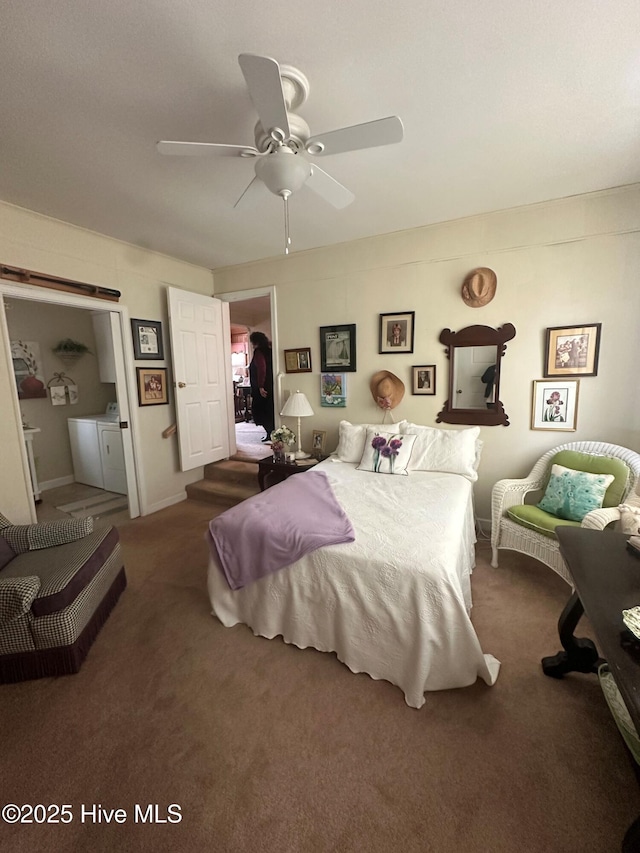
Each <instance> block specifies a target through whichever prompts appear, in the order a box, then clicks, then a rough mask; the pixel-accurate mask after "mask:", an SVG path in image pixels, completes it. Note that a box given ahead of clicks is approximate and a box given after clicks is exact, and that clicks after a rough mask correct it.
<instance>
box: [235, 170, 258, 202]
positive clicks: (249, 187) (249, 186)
mask: <svg viewBox="0 0 640 853" xmlns="http://www.w3.org/2000/svg"><path fill="white" fill-rule="evenodd" d="M259 181H260V178H259V177H258V176H257V175H256V176H255V178H254V179H253V180H252V181H251V183H249V185H248V186H247V188H246V189H245V190H244V192H243V193H242V195H241V196H240V198H239V199H238V201H237V202H236V203H235V204H234V205H233V206H234V207H237V206H238V205H239V204H240V202H241V201H242V199H243V198H244V197H245V196H246V194H247V193H248V192H249V190H250V189H251V187H252V186H253V185H254V184H257V183H259Z"/></svg>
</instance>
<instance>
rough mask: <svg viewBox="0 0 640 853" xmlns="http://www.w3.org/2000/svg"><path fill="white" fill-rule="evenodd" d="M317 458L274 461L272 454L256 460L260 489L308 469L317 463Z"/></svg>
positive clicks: (262, 489)
mask: <svg viewBox="0 0 640 853" xmlns="http://www.w3.org/2000/svg"><path fill="white" fill-rule="evenodd" d="M318 461H319V460H318V459H313V457H312V458H310V459H298V461H297V462H276V461H275V460H274V458H273V456H267V457H266V458H265V459H261V460H260V461H259V462H258V484H259V486H260V491H262V492H264V490H265V489H268V488H269V486H275V485H276V483H282V482H283V480H286V479H287V477H291V476H293V474H299V473H300V472H301V471H308V470H309V468H313V466H314V465H317V464H318Z"/></svg>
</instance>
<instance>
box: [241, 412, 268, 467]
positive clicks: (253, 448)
mask: <svg viewBox="0 0 640 853" xmlns="http://www.w3.org/2000/svg"><path fill="white" fill-rule="evenodd" d="M265 435H266V432H265V430H264V427H261V426H256V424H254V423H253V421H252V422H250V423H246V422H245V421H241V422H240V423H237V424H236V447H237V451H236V454H235V457H234V458H236V459H243V460H245V461H249V462H257V461H258V460H260V459H264V457H265V456H268V455H269V454H270V453H271V443H270V442H266V441H264V442H263V441H262V439H263V438H264V437H265Z"/></svg>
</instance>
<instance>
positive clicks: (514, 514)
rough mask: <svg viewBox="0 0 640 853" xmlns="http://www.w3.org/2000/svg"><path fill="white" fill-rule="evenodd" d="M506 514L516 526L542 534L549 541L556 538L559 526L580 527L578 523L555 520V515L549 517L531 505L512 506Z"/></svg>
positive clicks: (549, 514)
mask: <svg viewBox="0 0 640 853" xmlns="http://www.w3.org/2000/svg"><path fill="white" fill-rule="evenodd" d="M507 514H508V515H509V518H511V519H512V520H513V521H516V522H517V523H518V524H522V525H523V527H528V528H529V529H530V530H535V531H536V533H542V535H543V536H548V537H549V538H550V539H555V538H556V534H555V530H556V527H558V525H559V524H567V525H569V526H570V527H580V522H579V521H567V520H566V519H564V518H557V517H556V516H555V515H551V513H550V512H545V511H544V510H543V509H540V507H537V506H534V505H533V504H521V505H520V506H512V507H510V508H509V509H508V510H507Z"/></svg>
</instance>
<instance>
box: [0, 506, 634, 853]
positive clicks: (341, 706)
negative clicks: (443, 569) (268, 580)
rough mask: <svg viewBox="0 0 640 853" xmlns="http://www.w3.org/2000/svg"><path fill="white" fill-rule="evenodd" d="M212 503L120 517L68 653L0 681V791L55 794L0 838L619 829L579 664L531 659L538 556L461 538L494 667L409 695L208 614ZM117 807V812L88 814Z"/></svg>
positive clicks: (411, 846)
mask: <svg viewBox="0 0 640 853" xmlns="http://www.w3.org/2000/svg"><path fill="white" fill-rule="evenodd" d="M214 513H215V508H213V507H212V506H211V505H205V504H200V503H197V502H192V501H185V502H184V503H181V504H178V505H177V506H174V507H171V508H169V509H166V510H163V511H161V512H158V513H156V514H154V515H152V516H149V517H148V518H143V519H136V520H134V521H131V522H128V523H126V524H124V525H123V526H122V528H121V537H122V541H123V547H124V553H125V559H126V565H127V573H128V577H129V586H128V588H127V589H126V590H125V592H124V593H123V596H122V598H121V599H120V601H119V603H118V605H117V606H116V608H115V610H114V611H113V613H112V614H111V616H110V618H109V620H108V622H107V623H106V625H105V626H104V628H103V629H102V632H101V634H100V635H99V636H98V638H97V640H96V643H95V645H94V646H93V648H92V650H91V651H90V653H89V656H88V658H87V660H86V661H85V664H84V666H83V668H82V670H81V671H80V673H78V674H77V675H74V676H68V677H64V678H59V679H43V680H40V681H33V682H29V683H23V684H17V685H4V686H2V687H0V719H2V728H3V748H2V758H1V759H0V761H1V767H2V772H1V774H0V799H1V800H2V803H3V804H4V803H18V804H23V803H42V804H49V803H56V804H70V805H71V807H72V812H73V821H72V822H71V823H69V824H67V825H63V824H51V825H37V824H34V823H32V824H27V825H8V824H6V823H5V824H4V825H2V826H0V850H2V851H3V853H4V851H7V853H9V851H11V853H22V851H28V853H36V851H41V850H53V851H56V853H84V851H89V850H91V851H105V853H106V851H116V850H117V851H153V853H156V851H172V853H174V851H175V852H176V853H182V851H185V853H187V851H188V853H194V851H205V850H206V851H215V853H329V851H331V853H334V851H335V853H369V852H371V853H395V851H402V853H614V851H617V850H619V849H620V842H621V839H622V836H623V834H624V832H625V830H626V828H627V826H628V825H629V823H630V822H631V821H632V820H633V819H634V818H635V817H636V816H637V814H638V813H640V795H639V790H638V787H637V784H636V781H635V776H634V772H633V769H632V764H631V761H630V760H629V758H628V755H627V753H626V751H625V748H624V745H623V742H622V739H621V738H620V736H619V734H618V732H617V729H616V727H615V724H614V723H613V720H612V719H611V717H610V716H609V713H608V711H607V708H606V705H605V703H604V700H603V698H602V695H601V692H600V689H599V686H598V682H597V679H596V678H595V676H591V675H571V676H570V677H568V678H566V679H565V680H564V681H554V680H552V679H548V678H545V677H544V676H543V675H542V673H541V670H540V658H541V657H542V656H543V655H546V654H553V653H555V652H556V651H557V650H558V647H559V644H558V637H557V627H556V626H557V619H558V616H559V614H560V611H561V610H562V608H563V606H564V604H565V602H566V599H567V596H568V588H567V587H566V585H565V584H564V583H563V582H562V581H561V580H560V579H559V578H557V577H556V576H555V575H553V574H552V572H551V571H550V570H549V569H547V568H546V567H544V566H542V565H540V564H538V563H536V562H535V561H533V560H530V559H528V558H524V557H519V556H516V555H508V554H504V553H503V556H502V565H501V568H500V569H498V570H494V569H491V568H490V566H489V561H488V557H489V551H488V548H487V544H486V542H482V543H480V544H479V548H478V565H477V568H476V571H475V573H474V575H473V594H474V601H475V606H474V610H473V619H474V623H475V625H476V627H477V630H478V634H479V637H480V640H481V643H482V646H483V648H484V650H485V651H486V652H491V653H492V654H494V655H496V657H498V658H499V659H500V660H501V661H502V670H501V672H500V676H499V678H498V681H497V683H496V685H495V686H494V687H492V688H489V687H487V686H486V685H484V683H482V682H479V683H476V684H475V685H473V686H471V687H469V688H466V689H464V690H450V691H444V692H440V693H429V694H427V697H426V698H427V701H426V704H425V705H424V707H423V708H422V709H421V710H419V711H416V710H414V709H412V708H409V707H407V705H405V703H404V700H403V696H402V694H401V692H400V691H399V689H398V688H396V687H394V686H393V685H391V684H388V683H387V682H383V681H373V680H372V679H371V678H369V677H368V676H367V675H364V674H360V675H355V674H353V673H352V672H350V671H349V670H348V669H347V668H346V667H345V666H343V665H342V664H341V663H339V661H338V660H337V658H336V657H335V656H334V655H331V654H321V653H320V652H316V651H314V650H312V649H306V650H301V649H298V648H296V647H292V646H287V645H286V644H285V643H283V642H282V641H281V640H280V639H275V640H265V639H263V638H259V637H255V636H254V635H253V634H252V632H251V631H250V630H249V629H248V628H246V627H244V626H236V627H235V628H231V629H227V628H224V627H222V625H221V624H220V623H219V622H218V621H217V620H216V619H215V618H214V617H212V616H211V615H210V607H209V602H208V598H207V592H206V568H207V549H206V544H205V541H204V538H203V536H204V531H205V530H206V524H207V521H208V520H209V518H211V516H212V515H213V514H214ZM587 627H588V626H587ZM583 633H587V631H586V630H585V631H584V632H583ZM173 803H175V804H178V805H179V806H180V808H181V815H182V820H181V822H180V823H179V824H171V823H157V824H155V825H151V824H149V823H141V822H140V821H138V822H136V820H135V817H136V813H135V805H136V804H138V805H142V806H144V809H146V807H147V805H148V804H157V805H158V817H159V818H162V819H164V820H166V818H167V807H168V806H169V805H170V804H173ZM82 804H84V805H85V808H88V807H89V806H90V805H93V804H101V808H102V809H103V810H105V811H103V812H100V815H101V816H102V820H101V822H99V823H98V822H93V819H92V818H91V817H90V816H89V817H87V816H85V820H84V822H83V821H82ZM116 808H120V809H123V810H124V812H125V813H126V821H125V822H124V823H122V824H118V823H114V822H113V815H112V817H111V821H112V822H111V823H106V816H105V815H107V814H108V813H109V810H112V809H116Z"/></svg>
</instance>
